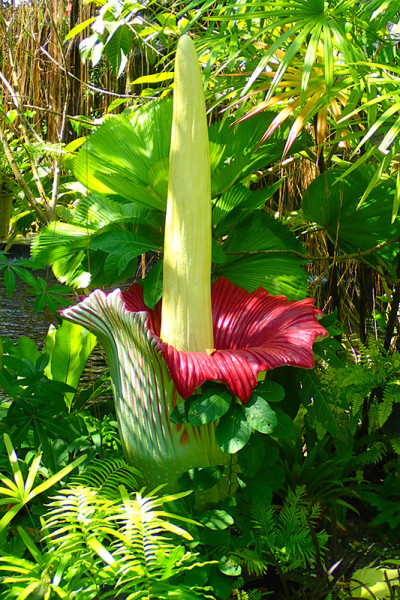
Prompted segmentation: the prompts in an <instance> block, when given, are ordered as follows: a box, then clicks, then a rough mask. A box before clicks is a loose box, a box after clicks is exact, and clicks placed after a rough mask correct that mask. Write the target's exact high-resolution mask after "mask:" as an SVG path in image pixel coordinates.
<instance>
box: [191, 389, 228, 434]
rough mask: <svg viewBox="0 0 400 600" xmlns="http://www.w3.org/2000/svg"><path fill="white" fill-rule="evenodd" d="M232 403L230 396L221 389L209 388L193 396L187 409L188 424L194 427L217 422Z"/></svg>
mask: <svg viewBox="0 0 400 600" xmlns="http://www.w3.org/2000/svg"><path fill="white" fill-rule="evenodd" d="M231 401H232V394H231V393H230V392H228V391H227V390H224V389H221V388H211V389H209V390H207V391H206V392H205V393H204V394H201V395H200V396H195V397H194V399H193V401H192V402H191V404H190V407H189V413H188V418H189V423H191V425H194V426H195V427H200V426H201V425H206V424H207V423H212V422H213V421H217V420H218V419H219V418H220V417H222V415H224V414H225V413H226V412H227V411H228V409H229V407H230V405H231Z"/></svg>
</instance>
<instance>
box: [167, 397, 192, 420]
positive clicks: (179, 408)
mask: <svg viewBox="0 0 400 600" xmlns="http://www.w3.org/2000/svg"><path fill="white" fill-rule="evenodd" d="M189 404H190V403H189V402H188V401H187V400H182V401H181V402H178V403H177V405H176V406H175V407H174V409H173V410H172V411H171V412H170V414H169V420H170V421H171V423H177V424H179V423H189Z"/></svg>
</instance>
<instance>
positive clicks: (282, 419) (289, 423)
mask: <svg viewBox="0 0 400 600" xmlns="http://www.w3.org/2000/svg"><path fill="white" fill-rule="evenodd" d="M275 414H276V418H277V420H278V424H277V425H276V427H275V429H274V432H273V436H274V437H276V438H285V437H288V436H289V435H292V433H293V431H294V425H293V420H292V419H291V418H290V417H289V415H288V414H286V413H285V412H283V410H281V409H280V408H277V409H276V410H275Z"/></svg>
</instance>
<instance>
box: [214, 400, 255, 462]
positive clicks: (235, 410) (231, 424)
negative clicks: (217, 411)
mask: <svg viewBox="0 0 400 600" xmlns="http://www.w3.org/2000/svg"><path fill="white" fill-rule="evenodd" d="M250 435H251V426H250V424H249V423H248V422H247V420H246V417H245V414H244V412H243V408H242V405H241V404H238V403H237V402H235V403H233V404H232V405H231V407H230V408H229V410H228V412H227V413H226V414H225V415H223V417H222V418H221V420H220V422H219V423H218V426H217V429H216V430H215V439H216V442H217V444H218V446H219V447H220V448H221V450H222V451H223V452H227V453H228V454H235V453H236V452H238V451H239V450H240V449H241V448H243V446H244V445H245V444H247V442H248V441H249V439H250Z"/></svg>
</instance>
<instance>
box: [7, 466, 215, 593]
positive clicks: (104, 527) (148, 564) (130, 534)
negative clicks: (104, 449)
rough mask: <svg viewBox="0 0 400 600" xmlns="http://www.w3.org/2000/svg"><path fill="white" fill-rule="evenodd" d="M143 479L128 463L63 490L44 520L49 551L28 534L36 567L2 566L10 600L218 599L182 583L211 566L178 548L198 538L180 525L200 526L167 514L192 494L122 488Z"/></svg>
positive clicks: (90, 473) (11, 562)
mask: <svg viewBox="0 0 400 600" xmlns="http://www.w3.org/2000/svg"><path fill="white" fill-rule="evenodd" d="M136 476H137V471H136V470H134V469H131V467H129V466H128V465H126V464H125V463H124V462H123V461H121V460H113V461H110V460H108V461H97V462H96V463H95V464H93V465H91V466H90V467H89V468H88V469H87V470H86V471H85V472H84V473H83V474H82V475H80V476H78V477H76V478H75V479H74V480H73V481H72V483H71V484H70V485H69V487H68V488H65V489H61V490H60V491H59V493H58V494H57V495H56V496H55V497H53V498H52V502H51V503H50V505H49V510H48V511H47V513H46V515H45V516H44V518H43V534H44V537H43V540H42V543H43V547H44V551H43V552H42V551H41V550H40V549H39V548H37V547H36V546H35V544H34V543H33V542H32V540H31V539H30V538H29V536H28V535H27V534H26V532H23V531H21V532H20V533H21V535H22V537H23V540H24V542H25V545H26V546H27V549H28V550H29V551H30V553H31V554H32V556H33V558H34V562H32V561H28V560H26V559H17V558H16V557H13V556H8V557H7V556H6V557H2V558H1V559H0V573H1V571H3V572H6V573H8V574H9V575H8V576H7V577H5V578H3V583H4V585H5V587H6V590H7V591H6V595H5V596H4V597H5V598H7V600H17V599H19V600H21V599H22V598H28V597H31V596H30V595H29V594H30V593H31V592H33V591H35V593H36V591H37V590H39V589H40V590H42V591H41V593H42V592H43V597H49V598H50V597H51V598H52V597H53V595H51V596H50V594H53V593H54V594H56V596H57V597H59V598H74V600H91V599H92V598H96V599H97V600H103V599H106V598H110V597H113V598H116V599H117V598H121V599H122V598H124V599H127V600H164V599H165V600H167V598H168V600H171V599H176V600H178V599H182V600H205V599H212V598H213V596H212V595H210V593H209V591H208V589H207V588H202V587H199V586H189V585H185V584H184V583H183V578H184V575H185V573H186V572H187V571H188V570H191V569H193V568H195V567H203V566H204V565H206V564H210V563H209V562H207V563H204V562H199V561H198V560H197V555H196V554H194V553H192V552H187V551H186V550H185V548H184V547H183V546H182V545H180V544H179V542H178V543H177V539H178V538H180V539H182V538H185V539H187V540H192V537H191V536H190V534H189V533H187V532H186V531H185V529H183V528H182V527H180V526H179V525H177V524H176V522H177V521H179V520H180V521H182V520H183V521H186V522H190V523H193V522H192V521H189V520H188V519H184V518H182V517H179V516H177V515H175V514H171V513H169V512H167V511H166V510H165V504H166V503H169V502H173V501H176V500H178V499H179V498H181V497H183V496H185V495H187V493H182V494H175V495H169V496H161V497H158V496H157V492H158V491H159V490H155V491H154V492H153V494H152V495H151V496H149V497H145V496H143V494H142V492H140V491H138V492H132V491H129V492H128V490H127V489H126V487H125V486H124V485H123V483H126V482H129V483H130V484H132V485H135V482H136ZM43 586H44V587H43ZM24 594H25V595H24ZM32 597H33V596H32Z"/></svg>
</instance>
